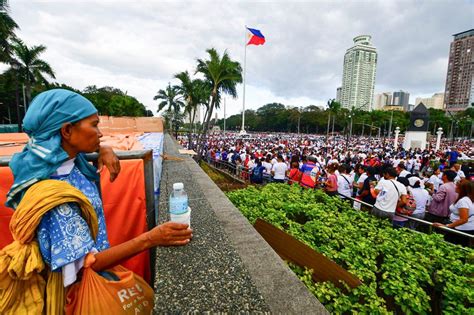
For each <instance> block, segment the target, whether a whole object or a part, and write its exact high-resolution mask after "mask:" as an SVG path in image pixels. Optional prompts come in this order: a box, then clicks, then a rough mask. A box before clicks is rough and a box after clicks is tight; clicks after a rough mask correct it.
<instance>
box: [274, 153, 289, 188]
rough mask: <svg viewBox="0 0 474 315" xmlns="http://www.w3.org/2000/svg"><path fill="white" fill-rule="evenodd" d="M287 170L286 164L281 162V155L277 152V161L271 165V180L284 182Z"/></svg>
mask: <svg viewBox="0 0 474 315" xmlns="http://www.w3.org/2000/svg"><path fill="white" fill-rule="evenodd" d="M287 170H288V166H287V165H286V163H285V162H283V157H282V156H281V155H280V154H279V155H278V157H277V162H276V163H275V164H273V166H272V175H273V181H275V182H277V183H284V182H285V175H286V171H287Z"/></svg>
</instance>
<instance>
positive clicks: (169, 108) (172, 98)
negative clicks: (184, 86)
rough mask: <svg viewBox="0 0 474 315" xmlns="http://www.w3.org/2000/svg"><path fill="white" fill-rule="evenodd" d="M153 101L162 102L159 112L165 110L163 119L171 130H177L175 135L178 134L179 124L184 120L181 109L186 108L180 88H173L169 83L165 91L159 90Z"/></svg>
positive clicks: (159, 105)
mask: <svg viewBox="0 0 474 315" xmlns="http://www.w3.org/2000/svg"><path fill="white" fill-rule="evenodd" d="M153 99H154V100H155V101H156V100H161V102H160V103H159V104H158V112H160V111H162V110H163V109H165V114H164V115H163V117H164V118H165V121H167V122H168V123H169V125H170V130H173V127H174V128H175V134H176V133H177V132H178V130H177V127H178V126H177V124H178V123H179V121H180V120H181V119H182V117H183V116H182V115H181V113H180V111H181V108H183V107H184V103H183V101H182V100H181V96H180V94H179V88H178V87H177V86H171V84H170V83H168V86H167V87H166V89H165V90H159V91H158V93H157V94H156V95H155V97H153Z"/></svg>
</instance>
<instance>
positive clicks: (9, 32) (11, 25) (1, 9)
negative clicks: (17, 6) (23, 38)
mask: <svg viewBox="0 0 474 315" xmlns="http://www.w3.org/2000/svg"><path fill="white" fill-rule="evenodd" d="M17 28H18V24H16V23H15V21H14V20H13V19H12V18H11V17H10V15H9V6H8V1H7V0H0V62H7V63H8V62H9V61H10V59H11V44H10V41H11V40H12V39H14V38H15V30H16V29H17Z"/></svg>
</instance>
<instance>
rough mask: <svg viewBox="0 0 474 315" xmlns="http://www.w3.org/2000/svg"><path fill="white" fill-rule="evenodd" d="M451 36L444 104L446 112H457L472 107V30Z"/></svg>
mask: <svg viewBox="0 0 474 315" xmlns="http://www.w3.org/2000/svg"><path fill="white" fill-rule="evenodd" d="M453 36H454V40H453V41H452V42H451V47H450V49H449V62H448V73H447V75H446V88H445V94H444V96H445V97H444V102H445V108H446V110H449V111H459V110H464V109H466V108H468V107H472V106H474V105H473V103H474V86H473V77H474V62H473V61H474V54H473V50H474V29H470V30H469V31H465V32H462V33H458V34H454V35H453Z"/></svg>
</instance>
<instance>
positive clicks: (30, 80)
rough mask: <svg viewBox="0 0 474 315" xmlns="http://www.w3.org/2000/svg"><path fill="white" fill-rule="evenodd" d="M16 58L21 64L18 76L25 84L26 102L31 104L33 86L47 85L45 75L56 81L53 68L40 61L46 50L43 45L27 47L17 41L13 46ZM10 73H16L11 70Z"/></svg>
mask: <svg viewBox="0 0 474 315" xmlns="http://www.w3.org/2000/svg"><path fill="white" fill-rule="evenodd" d="M12 48H13V53H14V58H15V60H16V62H17V63H18V64H19V70H17V71H18V74H19V77H20V78H21V80H22V81H23V82H24V84H25V92H26V100H27V103H28V104H29V102H30V100H31V86H32V84H34V83H45V84H48V81H47V80H46V78H45V77H44V75H45V74H46V75H48V76H50V77H51V78H53V79H55V78H56V77H55V76H54V71H53V69H52V68H51V66H50V65H49V64H48V63H47V62H46V61H44V60H42V59H40V58H39V56H40V55H41V54H42V53H43V52H44V51H45V50H46V47H45V46H43V45H39V46H32V47H28V46H26V45H25V44H24V43H23V41H21V40H20V39H16V40H15V41H14V44H13V46H12ZM9 71H14V70H13V69H10V70H9Z"/></svg>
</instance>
